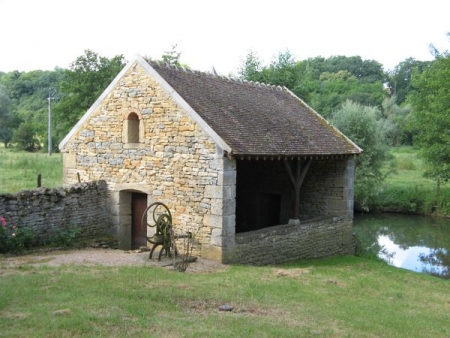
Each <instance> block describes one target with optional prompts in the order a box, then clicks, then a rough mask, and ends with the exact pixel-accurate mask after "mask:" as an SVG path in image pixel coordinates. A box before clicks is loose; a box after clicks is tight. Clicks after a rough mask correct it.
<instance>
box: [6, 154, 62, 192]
mask: <svg viewBox="0 0 450 338" xmlns="http://www.w3.org/2000/svg"><path fill="white" fill-rule="evenodd" d="M0 158H1V161H0V194H4V193H10V194H11V193H16V192H18V191H20V190H25V189H34V188H36V187H37V178H38V175H39V174H41V175H42V186H43V187H47V188H55V187H60V186H62V172H63V170H62V154H60V153H54V154H53V155H52V156H48V155H47V154H46V153H29V152H24V151H16V150H13V149H5V148H4V147H0Z"/></svg>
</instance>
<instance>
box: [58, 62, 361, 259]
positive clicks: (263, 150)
mask: <svg viewBox="0 0 450 338" xmlns="http://www.w3.org/2000/svg"><path fill="white" fill-rule="evenodd" d="M59 147H60V150H61V152H62V153H63V158H64V183H65V184H72V183H75V182H78V181H79V180H81V181H83V182H88V181H96V180H105V181H106V182H107V186H108V191H109V198H108V201H107V204H108V205H107V207H108V210H109V217H108V219H105V224H106V225H107V226H110V227H111V231H112V233H113V234H115V235H116V236H117V239H118V241H119V247H121V248H124V249H128V248H131V247H134V246H138V245H141V244H142V240H143V239H142V238H143V232H142V228H141V225H140V220H141V215H142V213H143V210H144V209H145V207H146V206H147V205H149V204H151V203H153V202H155V201H160V202H163V203H165V204H166V205H167V206H168V207H169V208H170V210H171V212H172V215H173V225H174V227H175V230H176V231H178V232H187V231H190V232H192V233H193V234H194V236H195V238H196V241H197V243H198V245H197V246H196V250H197V253H198V254H199V255H201V256H202V257H204V258H209V259H214V260H217V261H221V262H225V263H231V262H241V263H250V264H269V263H279V262H283V261H288V260H293V259H297V258H311V257H322V256H327V255H335V254H349V253H352V249H353V239H352V219H353V180H354V156H355V155H357V154H359V153H360V152H361V149H360V148H359V147H358V146H357V145H355V144H354V143H353V142H352V141H350V140H349V139H348V138H347V137H345V136H344V135H343V134H342V133H341V132H339V131H338V130H336V129H335V128H334V127H332V126H331V125H330V124H329V123H328V122H327V121H326V120H325V119H324V118H322V117H321V116H320V115H319V114H318V113H316V112H315V111H314V110H313V109H311V108H310V107H309V106H307V105H306V104H305V103H304V102H303V101H302V100H301V99H299V98H298V97H296V96H295V95H294V94H293V93H292V92H290V91H289V90H288V89H287V88H281V87H275V86H270V85H264V84H260V83H253V82H245V81H241V80H237V79H230V78H227V77H223V76H217V75H214V74H209V73H203V72H198V71H192V70H190V69H184V68H179V67H178V68H177V67H175V66H169V65H166V64H161V63H158V62H155V61H149V60H145V59H144V58H142V57H140V56H136V58H135V59H134V60H132V61H131V62H130V63H129V64H128V65H127V66H126V67H125V68H124V69H123V70H122V71H121V72H120V74H118V75H117V77H116V78H115V79H114V81H113V82H112V83H111V84H110V85H109V87H108V88H106V90H105V91H104V92H103V94H102V95H101V96H100V97H99V98H98V99H97V101H96V102H95V103H94V104H93V106H92V107H91V108H90V109H89V110H88V111H87V112H86V114H85V115H84V116H83V117H82V118H81V119H80V121H79V122H78V123H77V124H76V126H75V127H74V128H73V129H72V130H71V131H70V133H69V134H68V135H67V136H66V137H65V138H64V140H63V141H62V142H61V144H60V145H59ZM143 231H144V232H145V231H146V230H145V229H144V230H143ZM144 241H145V240H144Z"/></svg>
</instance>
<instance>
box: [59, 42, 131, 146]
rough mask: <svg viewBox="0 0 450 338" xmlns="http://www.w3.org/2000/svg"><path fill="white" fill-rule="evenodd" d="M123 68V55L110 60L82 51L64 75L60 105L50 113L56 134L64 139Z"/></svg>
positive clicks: (91, 52)
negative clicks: (82, 53)
mask: <svg viewBox="0 0 450 338" xmlns="http://www.w3.org/2000/svg"><path fill="white" fill-rule="evenodd" d="M124 66H125V59H124V57H123V55H117V56H114V57H113V58H111V59H108V58H107V57H103V56H100V55H98V54H97V53H95V52H93V51H91V50H86V51H85V54H84V55H81V56H79V57H78V58H77V59H76V60H75V61H74V62H73V63H72V64H71V65H70V69H69V70H66V71H65V78H64V81H63V82H62V84H61V90H60V94H61V95H60V96H61V97H60V101H59V102H58V103H57V104H56V105H55V107H54V109H53V112H54V116H55V120H56V133H55V135H57V136H58V138H59V139H61V138H62V137H64V136H65V135H66V134H67V133H68V132H69V130H70V129H71V128H72V127H73V126H74V125H75V124H76V123H77V121H78V120H79V119H80V118H81V116H82V115H83V114H84V113H85V112H86V111H87V110H88V109H89V107H90V106H91V105H92V104H93V103H94V102H95V100H96V99H97V98H98V97H99V96H100V94H101V93H102V92H103V91H104V90H105V89H106V88H107V86H108V85H109V84H110V83H111V81H112V80H113V79H114V78H115V77H116V75H117V74H118V73H119V72H120V71H121V70H122V68H123V67H124Z"/></svg>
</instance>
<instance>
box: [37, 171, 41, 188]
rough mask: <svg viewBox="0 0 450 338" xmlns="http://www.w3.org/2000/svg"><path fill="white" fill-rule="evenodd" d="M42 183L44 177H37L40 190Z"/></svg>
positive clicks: (39, 175)
mask: <svg viewBox="0 0 450 338" xmlns="http://www.w3.org/2000/svg"><path fill="white" fill-rule="evenodd" d="M41 183H42V175H41V174H38V177H37V187H38V188H40V187H41V186H42V184H41Z"/></svg>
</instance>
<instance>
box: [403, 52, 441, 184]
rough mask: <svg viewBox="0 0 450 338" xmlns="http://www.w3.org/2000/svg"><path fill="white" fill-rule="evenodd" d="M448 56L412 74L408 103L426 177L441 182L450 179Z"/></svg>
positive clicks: (438, 57)
mask: <svg viewBox="0 0 450 338" xmlns="http://www.w3.org/2000/svg"><path fill="white" fill-rule="evenodd" d="M449 78H450V54H449V53H448V52H442V53H440V54H439V55H437V59H436V60H435V61H434V62H433V63H432V64H431V66H430V67H429V68H427V69H425V70H424V71H423V73H420V72H419V71H417V70H415V71H413V75H412V81H411V83H412V87H413V92H412V93H410V95H409V97H408V100H409V102H410V103H411V106H412V114H413V115H414V120H415V125H416V130H417V134H416V135H415V139H414V142H415V144H418V145H419V146H421V148H422V154H423V156H424V158H425V160H426V162H427V164H428V167H429V169H428V170H427V172H426V174H427V175H428V176H429V177H433V178H435V179H441V180H442V181H444V182H448V181H449V180H450V151H449V149H450V83H449V81H448V79H449Z"/></svg>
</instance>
